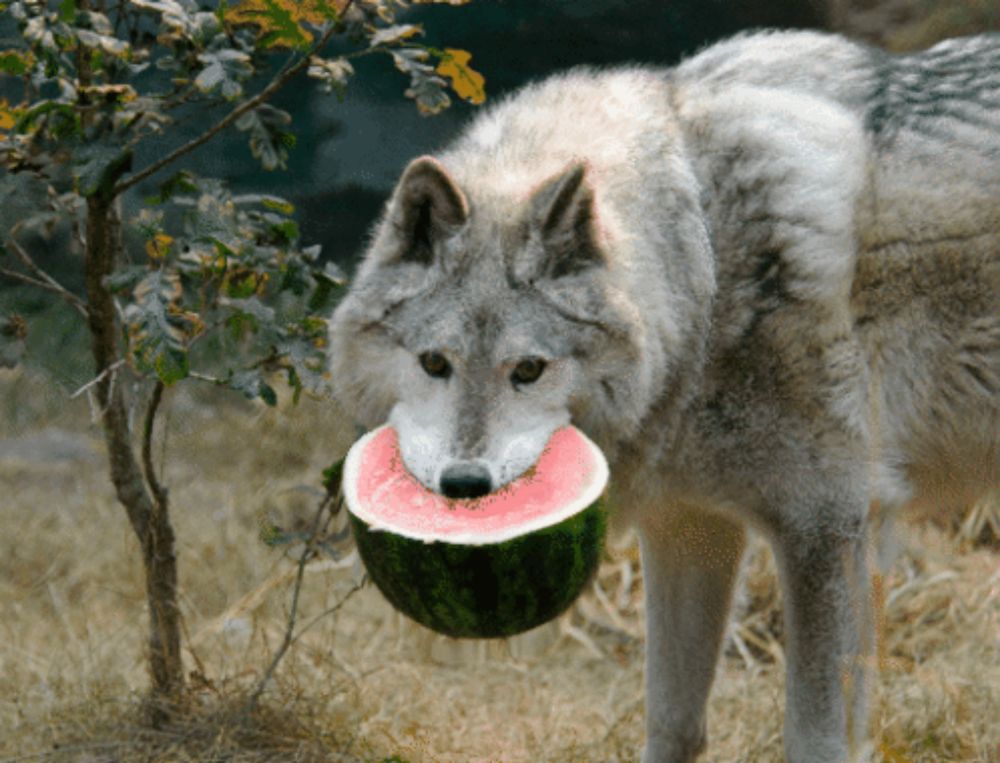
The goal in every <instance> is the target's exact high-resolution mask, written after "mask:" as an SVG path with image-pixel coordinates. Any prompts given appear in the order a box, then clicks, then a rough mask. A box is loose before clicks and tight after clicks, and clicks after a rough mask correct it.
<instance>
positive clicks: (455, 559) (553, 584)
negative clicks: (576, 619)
mask: <svg viewBox="0 0 1000 763" xmlns="http://www.w3.org/2000/svg"><path fill="white" fill-rule="evenodd" d="M351 526H352V529H353V530H354V537H355V539H356V541H357V545H358V552H359V553H360V554H361V559H362V561H364V563H365V568H366V569H367V570H368V575H369V576H370V577H371V579H372V580H373V581H374V582H375V585H376V586H378V589H379V590H380V591H381V592H382V594H383V595H384V596H385V598H386V599H388V600H389V603H390V604H392V605H393V606H394V607H396V609H398V610H399V611H400V612H402V613H403V614H405V615H408V616H409V617H411V618H413V619H414V620H416V621H417V622H418V623H421V624H422V625H425V626H427V627H428V628H431V629H432V630H435V631H437V632H438V633H443V634H445V635H447V636H454V637H456V638H503V637H507V636H513V635H515V634H518V633H523V632H524V631H527V630H530V629H531V628H535V627H537V626H539V625H541V624H542V623H545V622H548V621H549V620H551V619H552V618H554V617H557V616H558V615H560V614H562V613H563V612H565V611H566V609H568V608H569V606H570V604H572V603H573V602H574V601H575V600H576V597H577V596H579V595H580V592H581V591H582V590H583V589H584V587H585V586H586V585H587V584H588V583H589V582H590V580H591V578H592V577H593V575H594V572H595V571H596V570H597V566H598V564H599V562H600V559H601V551H602V549H603V548H604V534H605V529H606V518H605V512H604V507H603V506H602V504H601V500H600V499H598V500H597V501H595V502H594V503H592V504H591V505H590V506H588V507H587V508H586V509H583V510H582V511H580V512H578V513H576V514H574V515H573V516H571V517H568V518H567V519H565V520H563V521H562V522H560V523H559V524H557V525H553V526H552V527H547V528H545V529H543V530H537V531H535V532H533V533H529V534H527V535H522V536H520V537H517V538H513V539H511V540H509V541H505V542H503V543H498V544H493V545H487V546H468V545H455V544H450V543H424V542H423V541H419V540H411V539H409V538H404V537H401V536H399V535H393V534H392V533H389V532H380V531H371V530H369V529H368V525H367V524H365V523H364V522H363V521H361V520H360V519H358V518H357V517H355V516H354V515H353V514H352V515H351Z"/></svg>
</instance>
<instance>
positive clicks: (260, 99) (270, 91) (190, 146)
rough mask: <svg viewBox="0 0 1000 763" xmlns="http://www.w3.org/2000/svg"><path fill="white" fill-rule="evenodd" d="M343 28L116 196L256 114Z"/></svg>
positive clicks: (327, 35) (335, 27) (134, 177)
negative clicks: (249, 115)
mask: <svg viewBox="0 0 1000 763" xmlns="http://www.w3.org/2000/svg"><path fill="white" fill-rule="evenodd" d="M352 2H353V0H348V3H347V4H346V5H345V6H344V9H343V10H342V11H341V12H340V17H341V18H342V17H343V15H344V14H345V13H346V12H347V11H348V9H349V8H350V7H351V3H352ZM339 27H340V24H339V21H338V22H337V23H333V24H330V27H329V28H328V29H327V30H326V32H324V33H323V36H322V37H321V38H320V39H319V41H318V42H317V43H316V44H314V45H313V46H312V47H311V48H310V49H309V50H308V51H307V52H306V53H305V54H303V56H302V58H301V59H300V60H299V61H297V62H296V63H295V64H294V65H292V66H287V67H286V68H284V69H283V70H281V71H280V72H278V74H277V75H275V77H274V79H272V80H271V81H270V82H269V83H268V84H267V86H266V87H265V88H264V89H263V90H261V91H260V92H259V93H257V95H255V96H254V97H253V98H250V99H249V100H246V101H244V102H243V103H241V104H240V105H239V106H237V107H236V108H234V109H233V110H232V111H230V112H229V113H228V114H227V115H226V116H224V117H223V118H222V119H221V120H219V122H217V123H216V124H215V125H214V126H213V127H211V128H209V129H208V130H207V131H205V132H204V133H202V134H201V135H199V136H198V137H197V138H194V139H192V140H190V141H188V142H187V143H185V144H184V145H183V146H180V147H179V148H177V149H176V150H174V151H171V152H170V153H169V154H167V155H166V156H164V157H163V158H162V159H160V160H159V161H156V162H153V163H152V164H151V165H149V166H148V167H146V168H145V169H143V170H140V171H139V172H137V173H135V174H134V175H132V176H131V177H128V178H126V179H125V180H122V181H120V182H119V183H118V184H117V185H115V187H114V189H113V190H112V196H117V195H119V194H121V193H124V192H125V191H127V190H128V189H129V188H131V187H132V186H134V185H136V184H137V183H141V182H142V181H143V180H145V179H146V178H148V177H150V176H151V175H155V174H156V173H157V172H159V171H160V170H162V169H163V168H164V167H166V166H167V165H169V164H172V163H173V162H175V161H177V160H178V159H179V158H180V157H182V156H184V155H185V154H189V153H191V152H192V151H194V150H195V149H196V148H198V147H199V146H201V145H203V144H205V143H207V142H208V141H210V140H211V139H212V138H214V137H215V136H216V135H218V134H219V133H220V132H222V131H223V130H225V129H226V128H227V127H229V125H231V124H233V122H235V121H236V120H237V119H239V118H240V117H241V116H243V115H244V114H246V113H247V112H249V111H252V110H253V109H255V108H257V107H258V106H260V105H261V104H262V103H264V102H265V101H267V100H268V99H269V98H270V97H271V96H273V95H274V94H275V93H277V92H278V91H279V90H281V88H283V87H284V86H285V85H286V84H287V83H288V81H289V80H291V79H292V78H293V77H295V76H296V75H297V74H298V73H299V72H301V71H302V70H303V69H305V68H306V67H307V66H308V65H309V59H310V58H311V57H312V56H314V55H316V53H318V52H319V51H320V50H322V49H323V47H324V46H325V45H326V44H327V43H328V42H329V41H330V38H331V37H333V34H334V32H336V31H337V30H338V29H339Z"/></svg>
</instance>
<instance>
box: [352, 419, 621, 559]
mask: <svg viewBox="0 0 1000 763" xmlns="http://www.w3.org/2000/svg"><path fill="white" fill-rule="evenodd" d="M352 457H353V463H352ZM345 474H346V475H351V476H350V477H348V478H347V479H346V480H345V484H348V485H350V486H352V487H353V490H352V492H353V495H349V496H348V502H349V504H350V505H351V507H352V511H353V513H354V514H355V515H356V516H358V517H359V518H361V519H363V520H364V521H366V522H367V523H368V524H369V525H370V527H371V529H373V530H379V529H385V530H389V531H391V532H394V533H398V534H400V535H404V536H406V537H408V538H413V539H414V540H424V541H447V542H449V543H462V544H466V543H468V544H475V545H482V544H486V543H497V542H500V541H504V540H508V539H510V538H513V537H516V536H518V535H523V534H525V533H529V532H532V531H534V530H539V529H541V528H543V527H548V526H550V525H552V524H555V523H557V522H559V521H561V520H562V519H564V518H566V517H567V516H570V515H572V514H573V513H575V511H578V510H579V509H581V508H583V507H585V506H588V505H589V504H591V503H592V502H593V501H594V500H595V499H596V498H597V497H598V496H599V495H600V493H601V492H602V490H603V489H604V486H605V483H606V482H607V478H608V468H607V463H606V462H605V460H604V457H603V456H602V455H601V454H600V451H599V450H598V449H597V446H596V445H594V444H593V443H592V442H590V440H588V439H587V438H586V437H585V436H584V434H583V433H582V432H580V431H579V430H578V429H576V428H574V427H568V426H567V427H562V428H561V429H558V430H556V432H555V433H554V434H553V435H552V436H551V438H550V439H549V442H548V444H547V445H546V447H545V449H544V450H543V451H542V455H541V457H540V458H539V460H538V462H537V463H536V464H535V466H534V467H532V468H531V469H529V470H528V471H527V472H526V473H525V474H523V475H521V476H520V477H518V478H517V479H516V480H514V481H513V482H510V483H508V484H507V485H505V486H503V487H502V488H500V489H499V490H497V491H496V492H494V493H490V494H489V495H486V496H483V497H482V498H475V499H452V498H446V497H445V496H443V495H441V494H440V493H435V492H433V491H431V490H429V489H428V488H426V487H424V486H423V485H422V484H421V483H420V482H419V481H418V480H417V479H416V477H414V476H413V475H412V474H410V472H408V471H407V470H406V468H405V466H404V465H403V462H402V457H401V455H400V451H399V440H398V437H397V435H396V430H395V429H393V428H392V427H390V426H383V427H380V428H378V429H376V430H373V431H372V432H370V433H368V434H367V435H365V437H364V438H362V439H361V440H359V441H358V442H357V443H356V444H355V446H354V448H352V449H351V455H349V456H348V461H347V464H346V466H345Z"/></svg>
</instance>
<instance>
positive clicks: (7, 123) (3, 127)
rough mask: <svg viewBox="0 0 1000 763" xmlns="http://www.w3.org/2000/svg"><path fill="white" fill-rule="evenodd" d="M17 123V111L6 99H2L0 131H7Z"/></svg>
mask: <svg viewBox="0 0 1000 763" xmlns="http://www.w3.org/2000/svg"><path fill="white" fill-rule="evenodd" d="M15 124H17V112H16V111H15V110H14V109H12V108H11V107H10V104H8V103H7V100H6V99H0V132H7V131H8V130H11V129H13V127H14V125H15Z"/></svg>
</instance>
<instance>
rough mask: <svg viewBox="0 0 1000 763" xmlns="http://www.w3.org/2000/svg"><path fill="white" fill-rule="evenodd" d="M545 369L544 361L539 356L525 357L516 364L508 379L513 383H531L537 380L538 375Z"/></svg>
mask: <svg viewBox="0 0 1000 763" xmlns="http://www.w3.org/2000/svg"><path fill="white" fill-rule="evenodd" d="M544 370H545V361H544V360H542V359H541V358H525V359H524V360H522V361H521V362H520V363H518V364H517V365H516V366H514V370H513V371H512V372H511V374H510V380H511V382H513V383H514V385H515V386H516V385H518V384H531V383H532V382H536V381H538V377H539V376H541V375H542V371H544Z"/></svg>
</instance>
